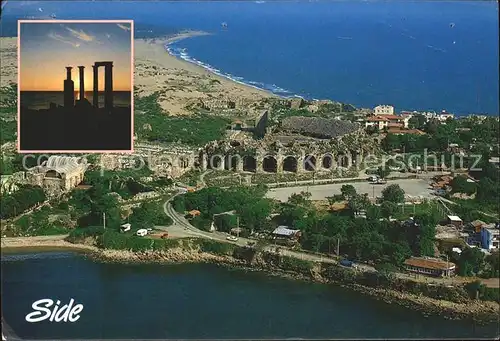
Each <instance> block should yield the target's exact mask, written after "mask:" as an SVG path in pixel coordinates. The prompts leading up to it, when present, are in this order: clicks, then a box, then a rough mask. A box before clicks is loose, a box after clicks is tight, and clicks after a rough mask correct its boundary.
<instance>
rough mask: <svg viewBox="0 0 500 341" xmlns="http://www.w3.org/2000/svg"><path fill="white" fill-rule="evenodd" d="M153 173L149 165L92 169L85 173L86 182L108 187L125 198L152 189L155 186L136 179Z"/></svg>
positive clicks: (108, 189)
mask: <svg viewBox="0 0 500 341" xmlns="http://www.w3.org/2000/svg"><path fill="white" fill-rule="evenodd" d="M149 175H151V171H150V170H149V169H148V168H147V167H142V168H141V169H140V170H121V171H109V170H104V169H100V170H90V171H87V172H86V173H85V178H84V184H86V185H91V186H94V187H95V186H98V187H100V188H106V189H107V191H109V192H116V193H118V194H120V196H121V197H122V198H123V199H130V198H132V197H133V196H134V195H136V194H138V193H142V192H149V191H152V190H153V188H152V187H150V186H148V185H145V184H142V183H140V182H139V181H137V180H136V179H137V178H139V177H143V176H149Z"/></svg>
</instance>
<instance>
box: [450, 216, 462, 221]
mask: <svg viewBox="0 0 500 341" xmlns="http://www.w3.org/2000/svg"><path fill="white" fill-rule="evenodd" d="M448 219H450V221H462V219H460V217H459V216H456V215H449V216H448Z"/></svg>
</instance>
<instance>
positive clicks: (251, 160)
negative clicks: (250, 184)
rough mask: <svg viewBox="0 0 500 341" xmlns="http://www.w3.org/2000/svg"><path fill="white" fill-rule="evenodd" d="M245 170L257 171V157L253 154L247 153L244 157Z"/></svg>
mask: <svg viewBox="0 0 500 341" xmlns="http://www.w3.org/2000/svg"><path fill="white" fill-rule="evenodd" d="M243 171H244V172H253V173H255V172H256V171H257V159H256V158H255V157H254V156H251V155H245V156H244V157H243Z"/></svg>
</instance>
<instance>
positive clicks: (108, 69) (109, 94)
mask: <svg viewBox="0 0 500 341" xmlns="http://www.w3.org/2000/svg"><path fill="white" fill-rule="evenodd" d="M104 107H105V108H106V110H107V111H108V112H110V111H111V110H112V109H113V64H111V63H110V64H106V66H105V67H104Z"/></svg>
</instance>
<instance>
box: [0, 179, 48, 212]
mask: <svg viewBox="0 0 500 341" xmlns="http://www.w3.org/2000/svg"><path fill="white" fill-rule="evenodd" d="M45 200H46V197H45V193H44V192H43V190H42V188H41V187H39V186H30V185H20V186H19V189H18V190H17V191H15V192H14V193H12V194H6V195H3V197H2V200H1V202H0V207H1V209H0V218H2V219H8V218H12V217H15V216H17V215H18V214H20V213H22V212H24V211H26V210H28V209H30V208H32V207H34V206H36V205H38V204H40V203H42V202H44V201H45Z"/></svg>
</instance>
